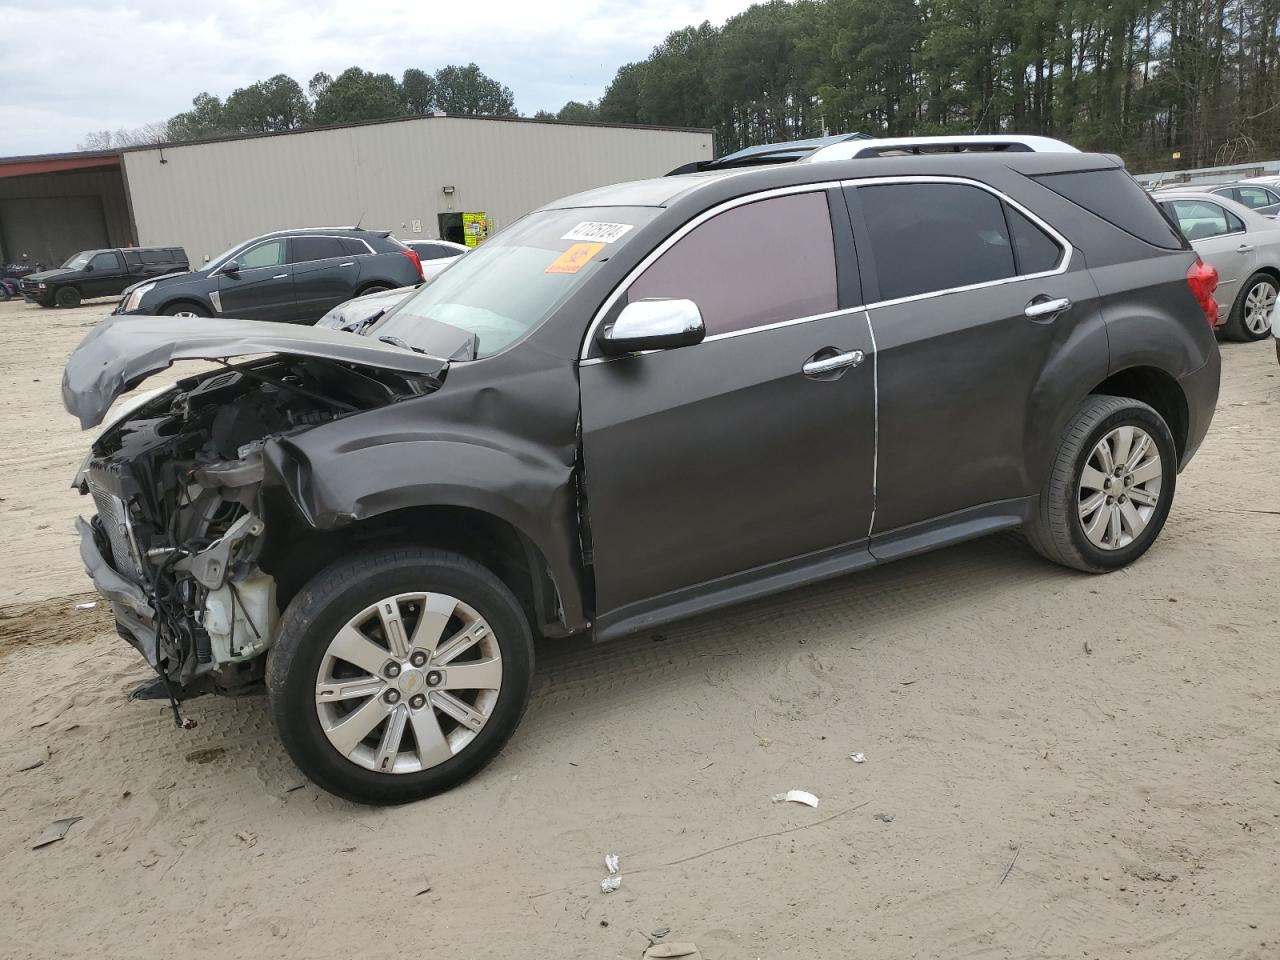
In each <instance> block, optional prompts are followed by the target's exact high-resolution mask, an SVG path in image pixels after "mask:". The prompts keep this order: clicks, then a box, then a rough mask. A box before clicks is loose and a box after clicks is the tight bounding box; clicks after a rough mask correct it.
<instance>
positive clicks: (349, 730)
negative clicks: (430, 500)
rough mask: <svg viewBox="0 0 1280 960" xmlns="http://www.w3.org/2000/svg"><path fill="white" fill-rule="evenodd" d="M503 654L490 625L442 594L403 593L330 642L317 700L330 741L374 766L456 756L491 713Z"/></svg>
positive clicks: (405, 769) (410, 765) (397, 767)
mask: <svg viewBox="0 0 1280 960" xmlns="http://www.w3.org/2000/svg"><path fill="white" fill-rule="evenodd" d="M501 686H502V655H501V653H500V652H499V648H498V643H497V641H496V639H495V638H494V635H493V631H492V629H491V628H490V626H489V624H488V622H487V621H486V620H485V619H484V618H483V617H482V616H480V614H479V613H478V612H477V611H476V610H475V609H474V608H472V607H471V606H469V605H467V604H466V603H463V602H462V601H461V600H458V599H457V598H455V597H451V596H448V595H447V594H442V593H425V592H424V593H401V594H397V595H395V596H392V597H387V598H386V599H384V600H380V601H379V602H378V603H376V604H373V605H372V606H369V607H366V608H365V609H364V610H361V611H360V612H359V613H357V614H356V615H355V616H354V617H352V618H351V619H350V620H349V621H348V622H347V623H346V625H345V626H344V627H343V628H342V629H341V630H339V631H338V633H337V635H336V636H334V637H333V639H332V640H330V641H329V645H328V647H327V648H326V650H325V653H324V656H323V658H322V659H321V662H320V669H319V672H318V674H317V677H316V692H315V703H316V713H317V715H318V716H319V719H320V727H321V729H322V730H323V731H324V734H325V736H326V737H327V738H328V740H329V743H330V744H331V745H332V746H333V748H334V749H335V750H337V751H338V752H339V753H340V754H341V755H342V756H344V757H346V758H347V759H348V760H350V761H351V762H352V763H355V764H358V765H360V766H362V767H365V768H366V769H369V770H374V771H377V772H379V773H389V774H390V773H396V774H400V773H418V772H420V771H422V770H426V769H429V768H431V767H434V766H437V765H439V764H441V763H444V762H445V761H446V760H449V759H450V758H451V757H454V756H456V755H457V754H458V753H460V752H461V751H463V750H465V749H466V748H467V746H468V745H469V744H470V743H471V742H472V741H473V740H474V739H475V738H476V735H477V734H478V733H479V732H480V731H481V730H482V729H484V726H485V724H486V723H487V722H488V720H489V718H490V717H491V716H492V714H493V711H494V708H495V707H496V706H497V702H498V691H499V690H500V689H501Z"/></svg>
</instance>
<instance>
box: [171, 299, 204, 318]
mask: <svg viewBox="0 0 1280 960" xmlns="http://www.w3.org/2000/svg"><path fill="white" fill-rule="evenodd" d="M160 314H161V316H165V317H207V316H209V311H208V310H206V309H205V308H204V307H203V306H201V305H200V304H198V303H193V302H190V301H180V302H178V303H171V304H169V305H168V306H167V307H165V308H164V309H163V310H161V311H160Z"/></svg>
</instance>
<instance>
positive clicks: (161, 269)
mask: <svg viewBox="0 0 1280 960" xmlns="http://www.w3.org/2000/svg"><path fill="white" fill-rule="evenodd" d="M189 268H190V264H189V263H188V262H187V252H186V251H185V250H183V249H182V248H181V247H117V248H116V249H114V250H85V251H83V252H82V253H77V254H76V255H75V256H74V257H72V258H71V259H70V260H68V261H67V262H66V263H64V264H63V265H62V266H60V267H58V268H57V269H56V270H43V271H41V272H40V273H32V274H28V275H27V276H25V277H23V278H22V296H23V297H24V298H25V299H26V300H29V301H30V302H31V303H38V304H40V306H42V307H53V306H58V307H76V306H79V305H80V301H81V300H88V299H90V298H92V297H112V296H117V295H119V294H120V293H123V292H124V289H125V287H129V286H132V285H133V284H135V283H137V282H138V281H140V280H147V279H150V278H151V277H159V276H162V275H164V274H167V273H185V272H186V271H187V270H188V269H189Z"/></svg>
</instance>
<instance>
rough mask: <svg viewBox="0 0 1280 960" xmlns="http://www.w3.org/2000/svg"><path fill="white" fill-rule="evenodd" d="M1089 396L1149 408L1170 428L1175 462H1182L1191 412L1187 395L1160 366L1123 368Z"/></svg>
mask: <svg viewBox="0 0 1280 960" xmlns="http://www.w3.org/2000/svg"><path fill="white" fill-rule="evenodd" d="M1089 393H1090V394H1102V395H1106V396H1112V397H1127V398H1128V399H1130V400H1137V401H1139V402H1141V403H1145V404H1147V406H1149V407H1152V408H1153V409H1154V410H1155V411H1156V412H1157V413H1158V414H1160V416H1161V417H1163V418H1164V422H1165V423H1167V424H1168V425H1169V432H1170V433H1172V434H1173V443H1174V447H1175V448H1176V449H1177V451H1178V460H1179V462H1181V460H1182V456H1183V454H1184V452H1185V451H1186V448H1187V433H1188V430H1189V428H1190V411H1189V407H1188V404H1187V396H1186V393H1184V392H1183V389H1182V386H1181V384H1179V383H1178V381H1177V379H1176V378H1174V377H1173V376H1172V375H1171V374H1169V373H1167V372H1166V371H1164V370H1161V369H1160V368H1159V367H1152V366H1143V365H1136V366H1132V367H1126V368H1125V369H1123V370H1119V371H1117V372H1115V373H1113V374H1111V375H1110V376H1108V377H1107V378H1106V379H1105V380H1103V381H1102V382H1101V383H1099V384H1098V385H1097V386H1096V387H1094V388H1093V389H1092V390H1090V391H1089Z"/></svg>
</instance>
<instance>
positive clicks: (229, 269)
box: [220, 260, 240, 277]
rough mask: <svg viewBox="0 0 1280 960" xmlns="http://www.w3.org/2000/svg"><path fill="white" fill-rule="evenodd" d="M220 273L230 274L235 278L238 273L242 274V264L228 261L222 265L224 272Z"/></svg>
mask: <svg viewBox="0 0 1280 960" xmlns="http://www.w3.org/2000/svg"><path fill="white" fill-rule="evenodd" d="M220 272H221V273H226V274H229V275H231V276H233V277H234V276H235V275H236V274H237V273H239V272H240V264H238V263H236V262H235V261H234V260H228V261H227V262H226V263H224V264H223V265H222V270H221V271H220Z"/></svg>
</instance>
